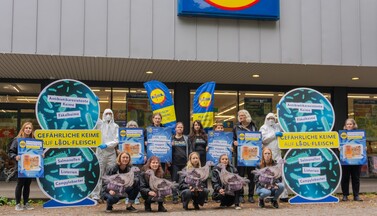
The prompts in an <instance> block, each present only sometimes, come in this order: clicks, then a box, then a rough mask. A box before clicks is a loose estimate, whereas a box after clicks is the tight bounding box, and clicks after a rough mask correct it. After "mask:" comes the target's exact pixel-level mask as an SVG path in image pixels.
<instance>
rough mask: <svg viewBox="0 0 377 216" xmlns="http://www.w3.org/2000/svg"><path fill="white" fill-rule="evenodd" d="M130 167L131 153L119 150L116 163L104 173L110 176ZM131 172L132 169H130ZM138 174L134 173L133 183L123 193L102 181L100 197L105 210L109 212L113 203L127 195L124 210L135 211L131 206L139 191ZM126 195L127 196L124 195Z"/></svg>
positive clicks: (126, 171) (125, 171)
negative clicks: (120, 193)
mask: <svg viewBox="0 0 377 216" xmlns="http://www.w3.org/2000/svg"><path fill="white" fill-rule="evenodd" d="M131 168H132V159H131V155H130V154H129V153H128V152H125V151H123V152H121V153H120V154H119V155H118V157H117V160H116V165H115V166H114V167H111V168H110V169H109V170H108V171H107V173H106V175H107V176H112V175H116V174H121V173H128V172H130V171H131ZM131 172H132V171H131ZM139 190H140V188H139V175H138V174H137V173H135V174H134V183H133V185H132V187H131V188H127V189H126V191H125V193H126V194H124V195H118V194H116V192H115V191H114V189H111V188H110V189H109V187H108V184H106V183H104V182H103V185H102V193H101V194H102V197H101V198H103V199H104V200H106V202H107V207H106V212H111V211H112V210H113V205H114V204H115V203H117V202H118V201H119V200H120V199H122V198H125V197H128V203H127V208H126V210H127V211H129V212H137V209H136V208H135V207H133V206H132V204H133V203H134V201H135V199H136V196H137V194H138V193H139ZM126 195H127V196H126Z"/></svg>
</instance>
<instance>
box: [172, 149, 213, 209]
mask: <svg viewBox="0 0 377 216" xmlns="http://www.w3.org/2000/svg"><path fill="white" fill-rule="evenodd" d="M199 157H200V156H199V153H197V152H192V153H191V154H190V155H189V159H188V161H187V165H186V167H185V168H184V169H183V170H182V171H181V172H180V173H181V174H182V175H181V177H180V181H179V191H180V192H181V197H182V203H183V208H184V209H185V210H188V209H189V208H188V204H189V202H190V200H193V205H194V208H195V210H199V209H200V207H199V205H200V206H203V205H204V202H205V199H206V198H207V197H208V192H209V191H208V189H207V187H206V184H205V183H204V182H203V180H204V181H206V179H207V178H208V176H209V166H206V167H201V164H200V158H199Z"/></svg>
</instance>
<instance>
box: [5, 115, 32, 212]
mask: <svg viewBox="0 0 377 216" xmlns="http://www.w3.org/2000/svg"><path fill="white" fill-rule="evenodd" d="M33 132H34V129H33V124H32V123H31V122H25V123H24V124H23V125H22V127H21V130H20V132H19V133H18V135H17V136H16V137H15V138H14V139H13V141H12V144H11V145H10V147H9V157H10V158H11V159H14V160H16V161H20V160H21V157H20V156H19V155H18V142H17V138H34V134H33ZM29 163H30V162H29ZM29 166H30V165H29ZM31 180H32V179H31V178H17V185H16V191H15V197H16V207H15V210H16V211H22V210H32V209H34V208H33V207H32V206H31V205H30V204H29V195H30V184H31ZM21 193H22V194H23V197H24V205H21Z"/></svg>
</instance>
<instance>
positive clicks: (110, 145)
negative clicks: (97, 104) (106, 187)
mask: <svg viewBox="0 0 377 216" xmlns="http://www.w3.org/2000/svg"><path fill="white" fill-rule="evenodd" d="M106 113H111V114H112V118H111V119H110V121H107V120H105V114H106ZM97 129H98V130H101V135H102V142H101V144H106V145H107V148H105V149H100V148H99V147H97V150H96V155H97V158H98V161H99V166H100V178H99V181H98V184H97V187H96V188H95V189H94V191H93V194H92V197H93V199H96V200H99V199H100V191H101V186H102V178H101V177H102V176H103V175H104V174H105V172H106V170H108V169H109V168H111V167H113V166H115V164H116V150H115V147H117V146H118V143H119V135H118V131H119V126H118V125H117V124H116V123H114V114H113V111H111V109H105V111H104V112H103V115H102V120H99V121H98V122H97Z"/></svg>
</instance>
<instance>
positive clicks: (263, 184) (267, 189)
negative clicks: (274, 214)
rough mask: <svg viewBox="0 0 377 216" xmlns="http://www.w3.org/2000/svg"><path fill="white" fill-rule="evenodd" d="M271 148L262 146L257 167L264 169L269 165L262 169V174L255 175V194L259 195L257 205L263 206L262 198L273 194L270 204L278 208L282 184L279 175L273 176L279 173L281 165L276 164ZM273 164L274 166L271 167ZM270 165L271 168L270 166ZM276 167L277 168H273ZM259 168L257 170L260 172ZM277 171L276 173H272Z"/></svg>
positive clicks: (282, 188) (282, 189)
mask: <svg viewBox="0 0 377 216" xmlns="http://www.w3.org/2000/svg"><path fill="white" fill-rule="evenodd" d="M272 155H273V153H272V150H271V149H270V148H268V147H264V148H263V150H262V160H261V162H260V165H259V167H257V169H261V170H262V169H264V168H266V167H269V169H264V170H263V172H264V173H263V174H259V175H256V176H255V181H256V185H257V194H258V195H259V204H258V205H259V207H261V208H264V198H266V197H268V196H273V197H274V198H273V199H272V200H271V203H272V206H273V207H274V208H279V203H278V199H279V196H280V195H281V194H282V193H283V191H284V184H283V183H282V182H281V176H280V177H279V178H278V177H276V178H275V176H276V175H278V173H281V172H282V171H281V167H279V166H276V165H277V163H276V161H275V160H274V159H273V158H272ZM280 160H282V159H281V158H280ZM273 166H274V168H272V167H273ZM270 167H271V168H270ZM275 169H278V170H275ZM261 170H258V171H260V172H261ZM274 171H275V172H277V173H274Z"/></svg>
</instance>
